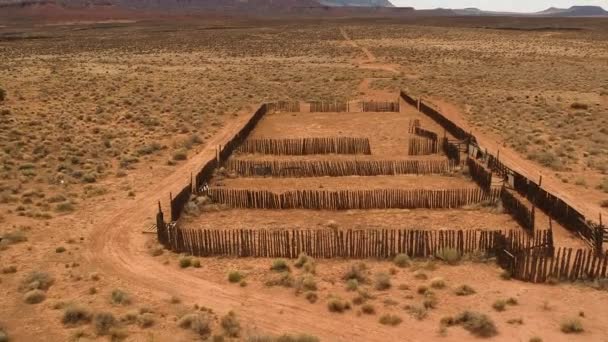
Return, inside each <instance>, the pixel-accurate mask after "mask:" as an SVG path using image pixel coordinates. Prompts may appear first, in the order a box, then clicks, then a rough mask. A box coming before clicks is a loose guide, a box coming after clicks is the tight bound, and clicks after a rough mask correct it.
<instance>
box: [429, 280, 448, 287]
mask: <svg viewBox="0 0 608 342" xmlns="http://www.w3.org/2000/svg"><path fill="white" fill-rule="evenodd" d="M445 286H446V285H445V280H443V278H433V279H431V287H432V288H434V289H443V288H444V287H445Z"/></svg>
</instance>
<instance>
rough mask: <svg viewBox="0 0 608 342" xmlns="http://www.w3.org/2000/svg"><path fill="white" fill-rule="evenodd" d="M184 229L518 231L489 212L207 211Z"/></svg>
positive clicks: (507, 219) (499, 215)
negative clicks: (329, 228) (330, 228)
mask: <svg viewBox="0 0 608 342" xmlns="http://www.w3.org/2000/svg"><path fill="white" fill-rule="evenodd" d="M181 224H183V225H184V226H185V227H189V228H202V229H231V228H247V229H259V228H267V229H278V228H288V229H294V228H297V229H325V228H328V227H337V228H339V229H386V228H404V229H424V230H426V229H429V230H431V229H437V230H439V229H443V230H449V229H462V230H469V229H470V230H476V229H483V230H509V229H517V230H521V227H520V226H519V225H518V224H517V223H515V222H514V221H513V219H512V218H511V216H509V215H508V214H504V213H498V212H496V211H495V210H492V209H483V208H482V209H478V210H477V209H470V210H465V209H455V210H427V209H415V210H400V209H391V210H365V211H363V210H347V211H343V212H335V211H322V210H264V211H263V212H260V210H241V209H227V210H220V211H208V212H205V213H204V214H202V215H199V216H187V217H186V218H185V219H184V220H182V221H181Z"/></svg>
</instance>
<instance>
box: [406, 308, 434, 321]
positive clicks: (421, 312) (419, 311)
mask: <svg viewBox="0 0 608 342" xmlns="http://www.w3.org/2000/svg"><path fill="white" fill-rule="evenodd" d="M405 310H406V311H407V312H408V313H409V314H410V315H411V316H412V317H414V318H415V319H417V320H419V321H422V320H423V319H425V318H426V316H427V315H428V312H427V310H426V308H425V307H423V306H418V305H407V306H406V307H405Z"/></svg>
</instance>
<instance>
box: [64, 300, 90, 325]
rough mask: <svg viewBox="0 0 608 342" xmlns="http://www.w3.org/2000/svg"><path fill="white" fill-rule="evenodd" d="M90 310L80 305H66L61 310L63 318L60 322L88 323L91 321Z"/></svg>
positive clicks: (66, 323) (70, 323)
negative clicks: (63, 309) (62, 310)
mask: <svg viewBox="0 0 608 342" xmlns="http://www.w3.org/2000/svg"><path fill="white" fill-rule="evenodd" d="M91 317H92V315H91V312H90V311H89V309H87V308H85V307H83V306H80V305H70V306H68V307H66V309H65V311H64V312H63V318H62V319H61V322H62V323H63V324H65V325H70V326H74V325H78V324H83V323H89V322H90V321H91Z"/></svg>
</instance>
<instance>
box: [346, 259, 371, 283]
mask: <svg viewBox="0 0 608 342" xmlns="http://www.w3.org/2000/svg"><path fill="white" fill-rule="evenodd" d="M343 279H344V280H346V281H348V280H350V279H355V280H356V281H357V282H359V284H362V283H365V282H366V280H367V266H366V265H365V264H364V263H357V264H355V265H351V266H349V267H348V269H347V270H346V272H345V273H344V276H343Z"/></svg>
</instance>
